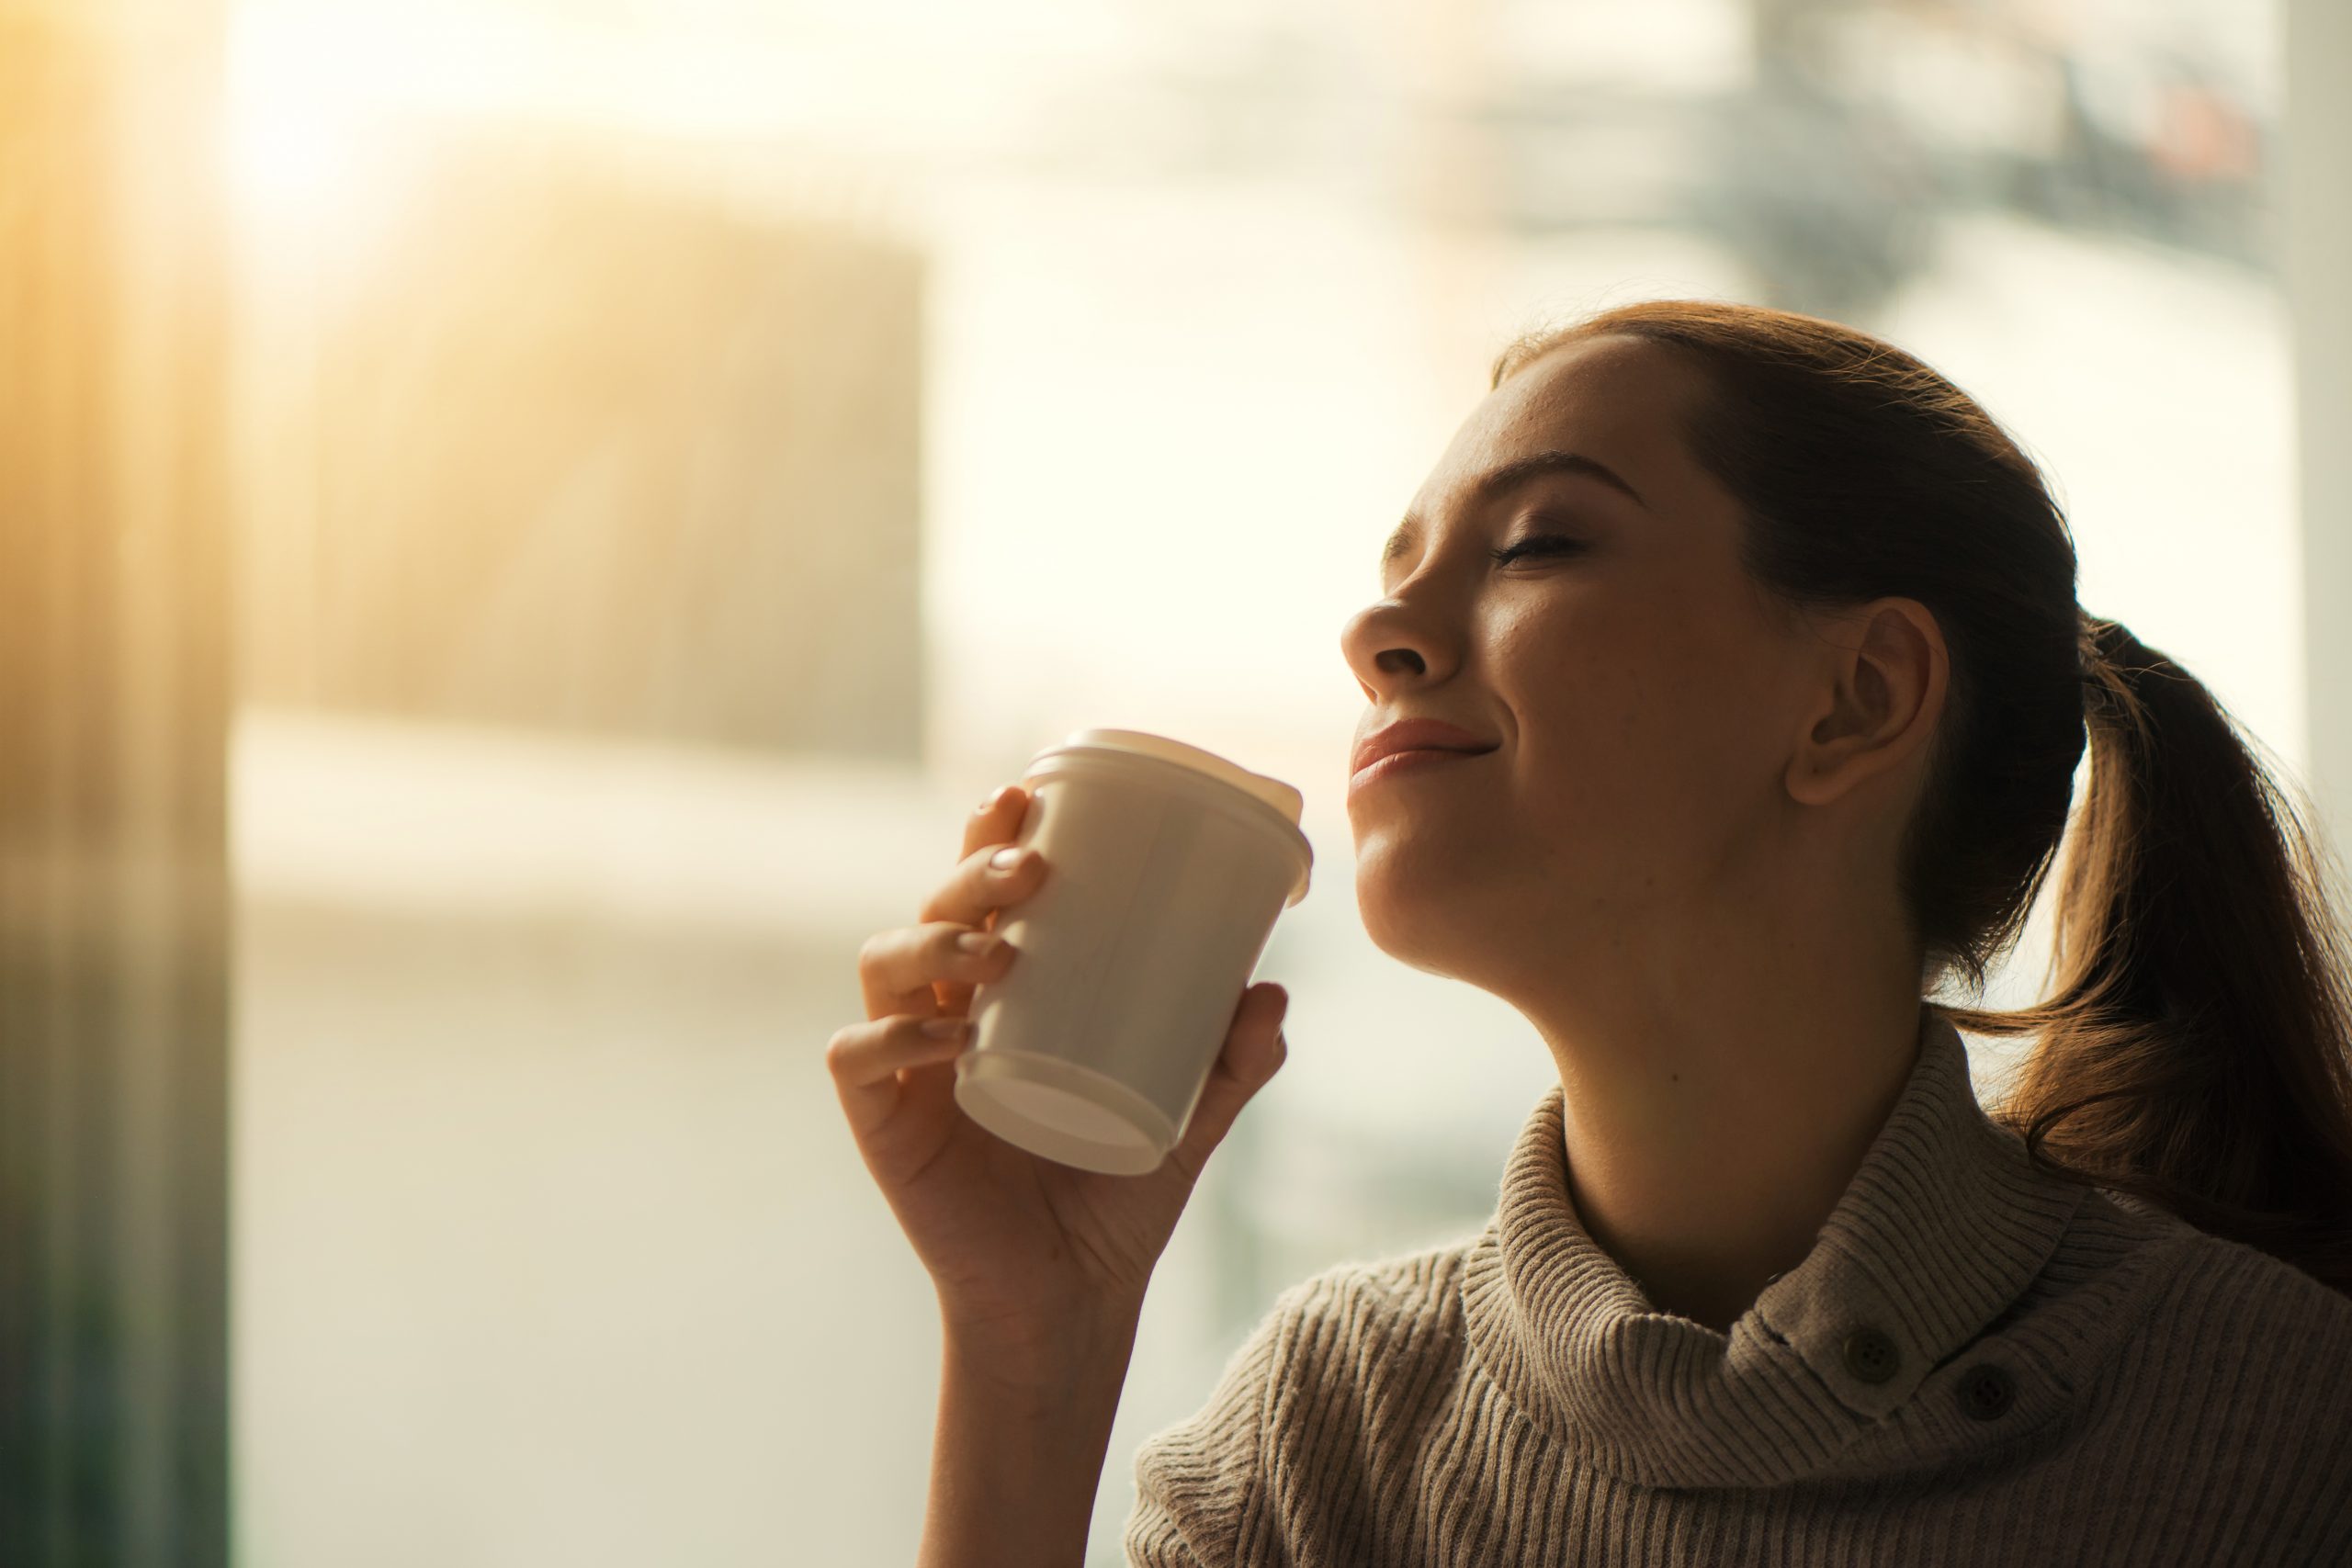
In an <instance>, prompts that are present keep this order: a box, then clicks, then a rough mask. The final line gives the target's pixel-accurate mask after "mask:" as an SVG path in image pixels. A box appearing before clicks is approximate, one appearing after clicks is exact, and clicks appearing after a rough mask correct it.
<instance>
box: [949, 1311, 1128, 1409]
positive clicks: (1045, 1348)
mask: <svg viewBox="0 0 2352 1568" xmlns="http://www.w3.org/2000/svg"><path fill="white" fill-rule="evenodd" d="M1142 1315H1143V1303H1140V1302H1136V1303H1127V1302H1124V1301H1111V1302H1098V1303H1088V1304H1087V1305H1086V1306H1085V1307H1083V1308H1079V1309H1073V1310H1071V1311H1069V1312H1065V1313H1057V1314H1050V1315H1047V1316H1026V1315H1024V1316H1021V1317H1006V1316H1004V1315H1001V1314H982V1313H968V1312H958V1311H956V1309H954V1308H952V1307H950V1306H948V1305H947V1304H946V1303H942V1304H941V1308H940V1333H941V1339H942V1348H943V1351H944V1366H945V1369H946V1371H947V1372H948V1375H950V1376H960V1377H964V1378H967V1379H969V1380H971V1381H974V1382H984V1383H989V1384H993V1385H997V1386H999V1387H1001V1388H1002V1389H1005V1390H1008V1391H1025V1392H1029V1393H1037V1394H1054V1393H1061V1394H1064V1395H1074V1394H1079V1393H1084V1392H1086V1391H1088V1390H1090V1389H1093V1388H1099V1386H1100V1385H1101V1384H1102V1383H1103V1382H1106V1381H1107V1382H1109V1383H1110V1385H1111V1386H1112V1388H1114V1389H1116V1388H1117V1387H1118V1386H1120V1385H1121V1384H1123V1383H1124V1382H1125V1380H1126V1370H1127V1361H1128V1359H1129V1358H1130V1357H1131V1356H1132V1355H1133V1354H1134V1351H1135V1341H1136V1325H1137V1324H1138V1323H1139V1322H1140V1320H1141V1318H1142Z"/></svg>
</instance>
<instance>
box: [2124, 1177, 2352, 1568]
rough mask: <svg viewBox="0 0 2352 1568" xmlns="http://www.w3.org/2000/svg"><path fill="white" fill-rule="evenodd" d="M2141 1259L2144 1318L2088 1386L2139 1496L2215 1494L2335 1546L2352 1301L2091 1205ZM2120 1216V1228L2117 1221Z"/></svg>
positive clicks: (2287, 1535)
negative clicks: (2128, 1460)
mask: <svg viewBox="0 0 2352 1568" xmlns="http://www.w3.org/2000/svg"><path fill="white" fill-rule="evenodd" d="M2100 1198H2101V1200H2102V1202H2101V1204H2100V1205H2099V1208H2100V1209H2101V1211H2102V1214H2101V1219H2098V1220H2094V1222H2093V1223H2094V1224H2099V1223H2101V1220H2103V1221H2104V1223H2106V1224H2109V1225H2111V1226H2117V1228H2119V1229H2120V1230H2121V1231H2123V1232H2126V1233H2128V1234H2130V1235H2132V1236H2133V1237H2135V1238H2136V1239H2137V1240H2138V1241H2139V1242H2140V1243H2141V1244H2142V1246H2141V1247H2139V1248H2137V1249H2136V1250H2135V1252H2134V1254H2133V1256H2132V1258H2131V1265H2132V1272H2134V1273H2136V1274H2137V1275H2139V1276H2140V1278H2141V1279H2142V1280H2144V1283H2145V1295H2144V1298H2143V1300H2144V1310H2143V1311H2142V1312H2140V1313H2138V1314H2120V1315H2123V1316H2125V1317H2127V1318H2129V1319H2130V1321H2129V1322H2128V1324H2127V1325H2125V1326H2123V1327H2122V1328H2121V1330H2120V1333H2119V1334H2118V1336H2117V1342H2116V1345H2115V1348H2114V1350H2113V1352H2112V1354H2111V1357H2110V1358H2109V1360H2108V1364H2107V1365H2106V1367H2105V1368H2104V1369H2103V1374H2102V1377H2101V1380H2100V1381H2101V1383H2102V1386H2103V1389H2104V1401H2103V1402H2104V1403H2105V1404H2107V1406H2108V1418H2109V1422H2110V1423H2111V1424H2112V1425H2113V1426H2114V1427H2115V1428H2116V1429H2117V1430H2118V1431H2119V1436H2118V1438H2117V1440H2118V1441H2126V1440H2127V1439H2125V1438H2123V1437H2121V1436H2120V1432H2121V1431H2126V1430H2128V1432H2129V1433H2130V1437H2129V1438H2128V1442H2129V1447H2130V1450H2131V1453H2132V1455H2133V1459H2134V1464H2133V1472H2134V1474H2135V1476H2136V1477H2137V1478H2138V1483H2139V1484H2141V1485H2142V1486H2143V1487H2144V1488H2146V1489H2147V1490H2148V1491H2149V1492H2150V1493H2151V1494H2152V1495H2153V1494H2163V1493H2177V1494H2179V1495H2191V1494H2200V1493H2201V1494H2203V1495H2226V1496H2229V1497H2232V1498H2234V1499H2237V1500H2238V1504H2239V1506H2244V1507H2245V1508H2248V1509H2251V1510H2253V1512H2254V1513H2255V1514H2256V1515H2257V1516H2259V1517H2263V1518H2265V1519H2267V1521H2269V1522H2268V1525H2267V1527H2266V1528H2268V1529H2273V1530H2275V1531H2278V1532H2281V1535H2280V1538H2281V1539H2282V1540H2284V1539H2292V1540H2304V1539H2306V1538H2308V1539H2310V1540H2321V1539H2328V1540H2334V1541H2335V1542H2336V1543H2338V1544H2339V1545H2340V1544H2341V1543H2342V1541H2343V1540H2344V1537H2343V1535H2342V1534H2341V1533H2340V1532H2342V1531H2343V1530H2344V1529H2345V1526H2346V1519H2345V1517H2344V1515H2343V1512H2342V1510H2343V1503H2342V1499H2343V1498H2344V1497H2346V1496H2347V1495H2352V1422H2347V1421H2346V1418H2345V1412H2346V1410H2347V1409H2352V1298H2346V1296H2345V1295H2344V1294H2342V1293H2341V1292H2337V1291H2335V1289H2333V1288H2331V1287H2330V1286H2328V1285H2326V1284H2324V1283H2322V1282H2321V1281H2320V1280H2318V1279H2316V1278H2315V1277H2313V1276H2312V1275H2311V1274H2309V1273H2306V1272H2305V1271H2303V1270H2302V1269H2298V1268H2296V1267H2295V1266H2294V1265H2292V1264H2290V1263H2288V1262H2285V1261H2283V1260H2281V1259H2279V1258H2274V1257H2272V1256H2271V1255H2270V1254H2268V1253H2267V1252H2264V1251H2262V1250H2260V1249H2259V1248H2257V1247H2250V1246H2247V1245H2245V1243H2242V1242H2237V1241H2232V1240H2229V1239H2226V1238H2224V1237H2222V1236H2218V1235H2211V1234H2209V1233H2207V1232H2204V1231H2200V1230H2198V1229H2195V1228H2194V1227H2192V1226H2190V1225H2189V1224H2187V1223H2186V1222H2184V1221H2182V1220H2179V1219H2177V1218H2176V1217H2174V1216H2172V1215H2170V1214H2168V1213H2164V1212H2162V1211H2160V1210H2156V1209H2154V1207H2153V1206H2152V1205H2147V1204H2144V1203H2143V1202H2141V1201H2137V1200H2131V1199H2125V1198H2120V1197H2118V1196H2117V1195H2115V1194H2112V1193H2107V1192H2102V1193H2101V1194H2100ZM2119 1214H2120V1215H2122V1216H2123V1219H2122V1220H2121V1221H2120V1225H2118V1223H2117V1221H2116V1216H2117V1215H2119Z"/></svg>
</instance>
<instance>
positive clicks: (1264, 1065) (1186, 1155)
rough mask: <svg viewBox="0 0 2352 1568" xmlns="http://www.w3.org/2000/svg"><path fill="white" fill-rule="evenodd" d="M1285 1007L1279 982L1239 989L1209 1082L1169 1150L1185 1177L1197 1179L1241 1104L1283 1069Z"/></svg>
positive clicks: (1286, 995) (1287, 1004) (1285, 997)
mask: <svg viewBox="0 0 2352 1568" xmlns="http://www.w3.org/2000/svg"><path fill="white" fill-rule="evenodd" d="M1289 1011H1290V993H1289V992H1287V991H1286V990H1284V989H1283V987H1281V986H1278V985H1274V984H1272V983H1271V982H1270V983H1268V984H1265V985H1260V986H1252V987H1250V988H1249V989H1248V990H1247V991H1244V992H1243V993H1242V995H1241V1003H1240V1005H1239V1006H1238V1008H1236V1009H1235V1010H1234V1014H1233V1027H1232V1029H1231V1030H1230V1031H1228V1032H1227V1034H1226V1037H1225V1050H1224V1053H1223V1054H1222V1055H1219V1056H1218V1057H1217V1061H1216V1066H1214V1067H1211V1068H1210V1069H1209V1081H1208V1082H1207V1083H1206V1084H1204V1086H1202V1089H1201V1100H1200V1103H1199V1104H1198V1105H1196V1106H1194V1107H1193V1120H1192V1122H1190V1124H1188V1125H1187V1126H1186V1127H1185V1129H1184V1136H1183V1137H1182V1139H1180V1140H1179V1141H1178V1143H1177V1145H1176V1146H1175V1147H1174V1148H1173V1149H1171V1150H1170V1151H1169V1155H1168V1157H1169V1159H1170V1161H1171V1162H1173V1163H1174V1164H1175V1165H1177V1166H1178V1167H1179V1168H1181V1169H1182V1171H1183V1172H1184V1175H1185V1177H1186V1179H1189V1180H1194V1181H1197V1180H1198V1179H1200V1174H1201V1168H1202V1167H1203V1166H1204V1165H1206V1164H1207V1163H1208V1157H1209V1156H1210V1154H1211V1153H1212V1152H1214V1151H1215V1150H1216V1146H1217V1145H1219V1144H1221V1143H1223V1142H1224V1141H1225V1134H1227V1132H1228V1131H1230V1130H1231V1128H1232V1126H1233V1122H1234V1119H1235V1118H1236V1117H1238V1116H1239V1115H1240V1114H1241V1108H1242V1107H1243V1106H1245V1105H1247V1104H1249V1103H1250V1100H1252V1099H1253V1098H1255V1097H1256V1095H1257V1093H1258V1091H1259V1090H1260V1089H1263V1088H1265V1087H1266V1084H1267V1082H1268V1081H1269V1080H1270V1079H1272V1077H1273V1076H1274V1074H1275V1073H1276V1072H1278V1071H1280V1070H1281V1068H1282V1065H1283V1059H1284V1058H1285V1057H1286V1056H1288V1055H1289V1054H1290V1053H1289V1047H1288V1045H1287V1043H1285V1042H1284V1041H1283V1032H1282V1026H1283V1019H1284V1018H1285V1017H1286V1016H1288V1014H1289Z"/></svg>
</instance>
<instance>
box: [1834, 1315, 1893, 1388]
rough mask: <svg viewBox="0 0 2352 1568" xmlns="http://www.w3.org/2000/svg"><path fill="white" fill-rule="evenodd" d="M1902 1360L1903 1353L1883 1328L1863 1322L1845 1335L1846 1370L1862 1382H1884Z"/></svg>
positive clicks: (1891, 1375)
mask: <svg viewBox="0 0 2352 1568" xmlns="http://www.w3.org/2000/svg"><path fill="white" fill-rule="evenodd" d="M1902 1361H1903V1353H1902V1352H1901V1351H1900V1350H1898V1349H1896V1348H1895V1346H1894V1340H1893V1339H1891V1338H1889V1337H1887V1336H1886V1334H1885V1332H1884V1331H1883V1330H1881V1329H1876V1328H1872V1327H1871V1326H1870V1325H1867V1324H1865V1325H1863V1326H1861V1327H1860V1328H1857V1329H1855V1330H1854V1331H1853V1332H1852V1333H1851V1334H1849V1335H1847V1336H1846V1370H1847V1371H1849V1372H1851V1373H1853V1374H1854V1375H1855V1376H1856V1377H1858V1378H1860V1379H1861V1380H1862V1382H1885V1381H1886V1380H1887V1379H1889V1378H1891V1377H1893V1376H1894V1369H1895V1368H1896V1367H1897V1366H1899V1365H1901V1364H1902Z"/></svg>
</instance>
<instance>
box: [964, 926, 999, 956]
mask: <svg viewBox="0 0 2352 1568" xmlns="http://www.w3.org/2000/svg"><path fill="white" fill-rule="evenodd" d="M1002 945H1004V938H1002V937H1001V936H999V935H997V934H996V933H995V932H994V931H966V932H965V933H964V934H963V935H962V936H959V937H957V938H956V946H958V947H960V948H962V949H963V950H964V951H965V952H967V953H994V952H995V951H996V950H997V949H998V948H999V947H1001V946H1002Z"/></svg>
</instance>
